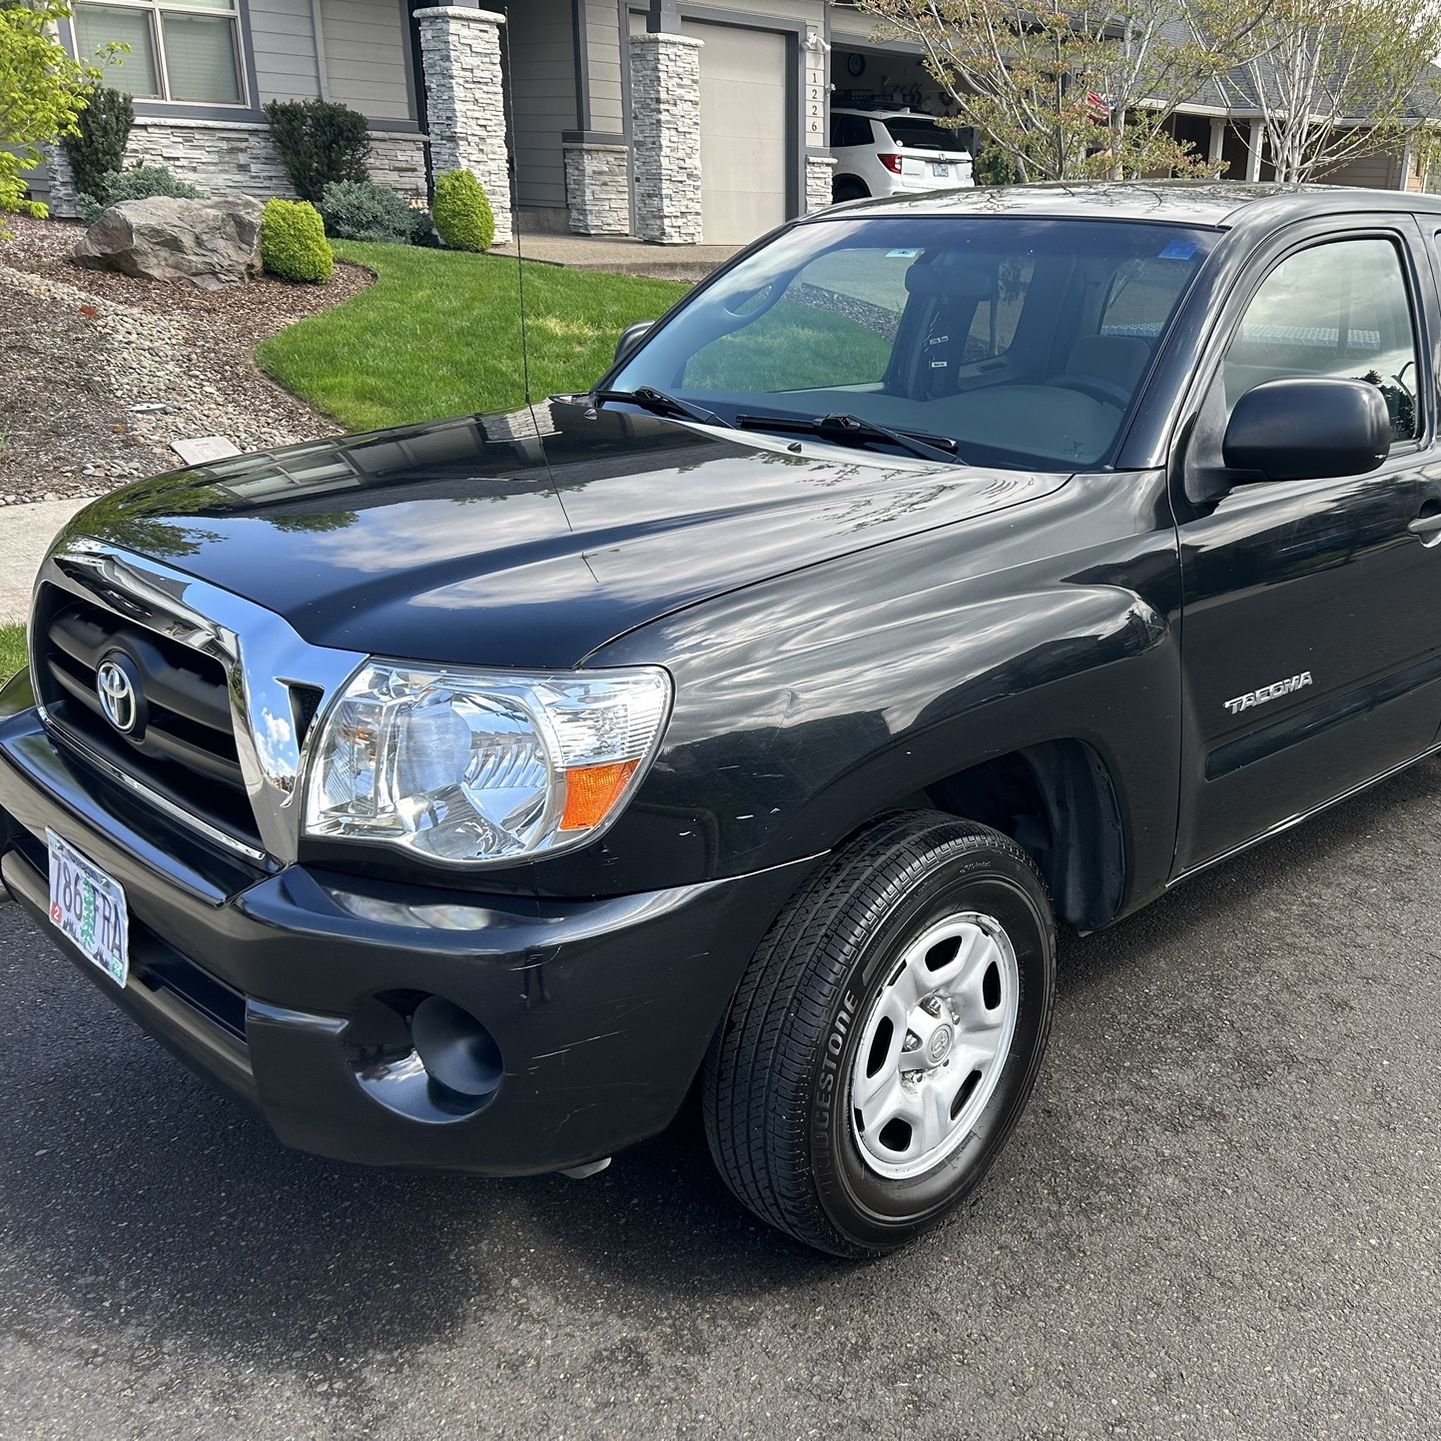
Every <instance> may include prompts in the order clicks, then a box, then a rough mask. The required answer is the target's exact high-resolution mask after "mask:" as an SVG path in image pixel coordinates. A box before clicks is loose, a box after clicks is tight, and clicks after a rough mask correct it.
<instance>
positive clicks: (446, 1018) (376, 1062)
mask: <svg viewBox="0 0 1441 1441" xmlns="http://www.w3.org/2000/svg"><path fill="white" fill-rule="evenodd" d="M344 1044H345V1049H346V1053H347V1056H348V1058H349V1061H350V1066H351V1070H352V1071H353V1073H354V1075H355V1079H356V1082H357V1084H358V1085H359V1086H360V1088H361V1089H362V1090H363V1091H364V1092H365V1093H366V1095H368V1096H369V1097H370V1098H371V1099H372V1100H373V1101H376V1102H378V1103H379V1104H380V1105H382V1106H384V1107H385V1108H386V1109H387V1110H390V1111H394V1112H395V1113H396V1114H397V1115H401V1116H406V1117H408V1118H410V1119H411V1120H415V1121H426V1122H430V1123H433V1124H445V1123H447V1122H453V1121H463V1120H466V1119H467V1118H468V1117H470V1116H474V1115H476V1114H477V1113H478V1112H480V1111H482V1110H484V1109H485V1107H486V1106H488V1105H489V1104H490V1102H491V1101H492V1100H493V1099H494V1098H495V1095H496V1093H497V1092H498V1091H499V1089H500V1084H501V1080H502V1079H503V1076H504V1066H503V1063H502V1061H501V1055H500V1047H499V1045H498V1044H497V1043H496V1040H495V1037H494V1036H492V1035H491V1034H490V1032H489V1031H488V1030H487V1029H486V1028H485V1026H484V1025H482V1024H481V1022H480V1021H478V1020H477V1019H476V1018H475V1017H474V1016H473V1015H471V1014H470V1012H469V1011H467V1010H465V1009H464V1007H462V1006H458V1005H456V1004H455V1003H454V1002H453V1001H448V1000H446V999H445V998H444V997H442V996H432V995H428V994H426V993H425V992H423V991H387V992H383V993H382V994H380V995H376V996H372V997H371V998H370V999H369V1000H367V1001H365V1002H364V1003H363V1004H362V1005H361V1006H360V1007H359V1008H358V1009H357V1010H356V1013H355V1015H354V1016H353V1017H352V1018H351V1021H350V1024H349V1026H347V1027H346V1031H345V1041H344Z"/></svg>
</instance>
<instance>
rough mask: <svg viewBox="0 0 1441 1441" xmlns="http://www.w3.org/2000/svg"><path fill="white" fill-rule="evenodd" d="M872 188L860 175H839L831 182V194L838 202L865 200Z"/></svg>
mask: <svg viewBox="0 0 1441 1441" xmlns="http://www.w3.org/2000/svg"><path fill="white" fill-rule="evenodd" d="M870 193H871V188H870V186H869V185H867V184H866V182H865V181H864V180H862V179H861V178H860V176H859V175H837V176H836V178H835V179H834V180H833V181H832V182H831V194H832V196H834V198H835V199H836V200H864V199H865V198H866V197H867V196H868V195H870Z"/></svg>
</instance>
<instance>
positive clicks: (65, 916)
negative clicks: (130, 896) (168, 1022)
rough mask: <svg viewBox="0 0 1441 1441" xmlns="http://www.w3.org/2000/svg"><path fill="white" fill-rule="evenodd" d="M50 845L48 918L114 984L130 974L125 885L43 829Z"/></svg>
mask: <svg viewBox="0 0 1441 1441" xmlns="http://www.w3.org/2000/svg"><path fill="white" fill-rule="evenodd" d="M45 839H46V841H47V842H48V843H49V846H50V919H51V921H52V922H53V923H54V924H55V926H56V927H57V928H58V929H59V930H60V931H61V932H62V934H64V935H65V936H67V937H68V938H69V939H70V941H71V942H72V943H73V944H74V945H75V947H76V949H77V950H79V951H80V953H81V955H83V956H84V957H85V959H86V960H87V961H89V962H90V963H91V964H92V965H95V966H99V968H100V969H101V970H102V971H104V972H105V974H106V975H107V976H109V977H110V979H111V980H112V981H114V982H115V984H116V985H117V986H123V985H124V984H125V979H126V977H127V976H128V975H129V974H130V948H129V944H128V941H129V935H130V923H129V918H128V916H127V914H126V910H125V891H124V889H123V888H122V887H121V885H120V883H119V882H118V881H113V880H111V879H110V877H109V876H107V875H106V874H105V872H104V871H102V870H101V869H100V868H99V867H98V866H95V865H92V864H91V863H90V862H89V861H87V860H86V859H85V857H84V856H82V855H81V854H80V853H79V852H78V851H77V850H75V849H74V848H73V847H72V846H70V845H68V844H67V843H66V842H65V841H63V840H61V839H60V837H59V836H57V835H56V834H55V832H54V831H46V832H45Z"/></svg>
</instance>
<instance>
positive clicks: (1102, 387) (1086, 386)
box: [1051, 375, 1131, 410]
mask: <svg viewBox="0 0 1441 1441" xmlns="http://www.w3.org/2000/svg"><path fill="white" fill-rule="evenodd" d="M1051 384H1052V385H1055V386H1058V387H1060V388H1061V389H1063V390H1076V391H1079V392H1080V393H1081V394H1082V395H1088V396H1090V397H1091V399H1092V400H1099V401H1100V402H1101V404H1102V405H1118V406H1120V408H1121V409H1122V410H1124V409H1125V408H1126V407H1127V406H1128V405H1129V404H1130V403H1131V392H1130V391H1129V390H1127V389H1126V387H1125V386H1124V385H1121V384H1120V383H1119V382H1117V381H1114V380H1103V379H1102V378H1101V377H1100V376H1099V375H1058V376H1057V377H1056V378H1055V379H1054V380H1053V381H1051Z"/></svg>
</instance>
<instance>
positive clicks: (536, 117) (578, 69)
mask: <svg viewBox="0 0 1441 1441" xmlns="http://www.w3.org/2000/svg"><path fill="white" fill-rule="evenodd" d="M873 30H874V22H873V21H872V20H871V19H870V18H869V17H868V16H865V15H861V14H858V13H856V12H855V11H853V10H851V9H849V8H848V7H846V6H844V5H830V4H827V3H826V0H701V3H694V4H692V3H687V0H509V3H505V0H488V3H487V5H486V7H485V8H481V7H479V6H476V5H446V6H433V5H427V4H424V3H421V0H74V18H73V20H72V21H71V22H69V23H68V24H67V25H66V26H65V27H64V39H65V40H66V42H67V44H68V45H69V46H70V47H71V48H72V50H74V51H75V52H76V53H78V54H83V55H92V54H94V53H95V51H96V50H97V49H98V48H99V47H100V46H101V45H103V44H105V43H107V42H110V41H123V42H125V43H126V44H128V45H129V46H130V53H129V54H128V55H127V56H126V57H125V58H124V59H123V60H122V61H121V62H120V64H119V65H118V66H116V67H115V68H114V70H113V71H112V73H111V79H112V82H113V83H117V84H119V85H121V86H122V87H123V88H126V89H128V90H130V91H131V92H132V94H133V95H134V96H135V111H136V124H135V129H134V131H133V133H132V136H131V141H130V151H129V156H128V159H129V160H130V161H131V162H132V163H133V162H136V161H148V162H152V163H160V164H164V165H166V166H168V167H169V168H170V169H171V170H172V171H174V172H175V173H176V174H177V175H180V176H181V177H183V178H185V179H188V180H191V181H193V182H195V183H196V184H198V185H199V186H201V188H202V189H204V190H206V191H208V192H211V193H223V192H227V191H231V192H235V191H240V192H245V193H249V194H254V195H259V196H262V197H263V196H268V195H277V194H284V193H286V188H287V187H286V180H285V175H284V172H283V169H282V167H281V165H280V161H279V157H278V155H277V154H276V152H275V149H274V146H273V145H272V144H271V141H270V137H269V134H268V130H267V127H266V124H265V119H264V116H263V114H262V112H261V108H260V107H261V106H262V105H263V104H264V103H265V102H266V101H268V100H271V99H275V98H307V97H322V98H326V99H331V100H337V101H343V102H344V103H346V104H348V105H351V106H353V107H355V108H356V109H358V110H360V111H362V112H363V113H364V114H365V115H366V117H367V119H368V121H369V125H370V132H371V146H372V159H371V171H372V174H373V176H374V178H375V179H376V180H377V181H379V182H381V183H383V184H386V185H389V186H391V187H392V188H394V189H395V190H397V191H399V192H401V193H402V194H406V195H411V196H417V197H419V196H423V195H425V194H426V191H427V184H428V176H429V175H432V174H434V173H435V172H436V171H439V170H446V169H452V168H454V167H456V166H461V165H464V166H467V167H469V168H470V169H472V170H474V171H475V172H476V174H477V175H478V176H479V177H480V179H481V180H482V182H484V184H485V185H486V188H487V190H488V191H489V193H490V195H491V199H492V202H493V204H494V206H495V210H496V222H497V237H498V238H499V239H505V238H507V237H508V236H509V234H510V232H511V227H512V219H513V217H512V215H511V211H510V190H509V186H508V184H507V169H508V165H513V167H514V176H515V198H516V202H517V204H518V206H519V208H520V211H521V214H522V216H523V219H524V224H525V226H526V227H527V228H531V229H534V228H545V229H551V230H570V231H575V232H579V233H582V234H593V235H637V236H639V237H641V238H642V239H646V240H653V241H660V242H668V243H678V242H680V243H683V242H696V241H705V242H710V243H717V244H735V243H743V242H746V241H749V240H751V239H753V238H754V237H755V236H757V235H759V234H762V233H763V232H764V231H766V230H768V229H770V228H771V227H772V226H774V225H777V224H779V223H780V222H782V221H783V220H785V219H787V218H789V217H791V216H795V215H799V214H803V213H806V212H808V211H812V210H816V209H819V208H821V207H823V206H825V205H827V204H829V202H830V199H831V171H832V166H833V162H832V160H831V157H830V156H829V154H828V153H827V149H826V146H827V142H828V129H829V124H828V121H829V107H830V105H831V104H832V103H835V104H837V105H866V104H878V103H884V104H890V105H910V106H912V107H913V108H915V109H918V110H929V111H933V112H936V113H944V108H945V107H944V99H943V96H942V95H941V93H940V92H939V91H938V89H937V87H936V85H935V83H934V82H933V81H932V80H931V79H930V77H929V76H928V75H927V74H926V73H925V69H924V67H923V65H922V63H921V59H920V56H919V55H918V54H917V53H916V52H915V50H914V49H913V48H911V47H908V46H907V45H905V44H903V43H899V42H892V43H889V44H880V43H877V42H876V41H875V40H873V39H872V33H873ZM1215 98H1216V101H1217V103H1216V104H1214V105H1206V104H1199V105H1193V106H1187V107H1184V108H1183V113H1180V114H1178V115H1177V116H1176V118H1175V122H1174V123H1175V124H1176V126H1177V127H1178V129H1179V130H1181V131H1182V132H1183V133H1184V134H1186V136H1187V138H1193V139H1194V141H1195V143H1196V144H1197V145H1198V147H1199V148H1201V149H1203V150H1204V152H1205V153H1206V154H1208V155H1212V156H1215V157H1217V158H1222V159H1225V160H1226V161H1227V163H1228V171H1227V173H1228V174H1231V175H1235V176H1237V177H1246V176H1257V175H1259V176H1264V174H1265V169H1264V159H1263V157H1262V156H1261V153H1260V145H1259V139H1258V136H1259V130H1258V122H1257V119H1256V117H1255V115H1254V114H1253V115H1246V114H1243V113H1242V112H1240V111H1237V110H1235V108H1234V107H1233V106H1228V105H1226V104H1224V103H1221V102H1220V98H1219V97H1215ZM1405 160H1406V157H1404V156H1396V157H1392V156H1388V155H1382V156H1376V157H1370V158H1368V159H1366V160H1358V161H1355V162H1353V163H1352V165H1351V166H1350V167H1348V172H1347V173H1346V174H1345V175H1344V176H1341V177H1338V178H1341V179H1345V180H1348V181H1353V183H1368V184H1374V183H1384V184H1388V185H1400V184H1402V183H1405V184H1410V185H1414V184H1417V183H1418V180H1417V177H1416V176H1415V175H1414V174H1412V173H1411V171H1412V169H1414V167H1410V168H1408V165H1409V162H1407V163H1403V162H1404V161H1405ZM1353 177H1354V179H1353ZM35 188H36V189H37V190H38V191H39V192H41V193H42V194H46V193H47V192H48V198H49V199H50V201H51V203H52V206H53V207H54V209H55V210H56V212H57V213H59V214H73V213H74V188H73V185H71V184H70V181H69V176H68V170H67V166H66V164H65V161H64V156H63V153H62V154H59V155H57V157H56V160H55V162H54V164H53V165H52V166H51V168H50V173H49V174H48V175H47V176H43V177H37V179H36V181H35Z"/></svg>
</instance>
